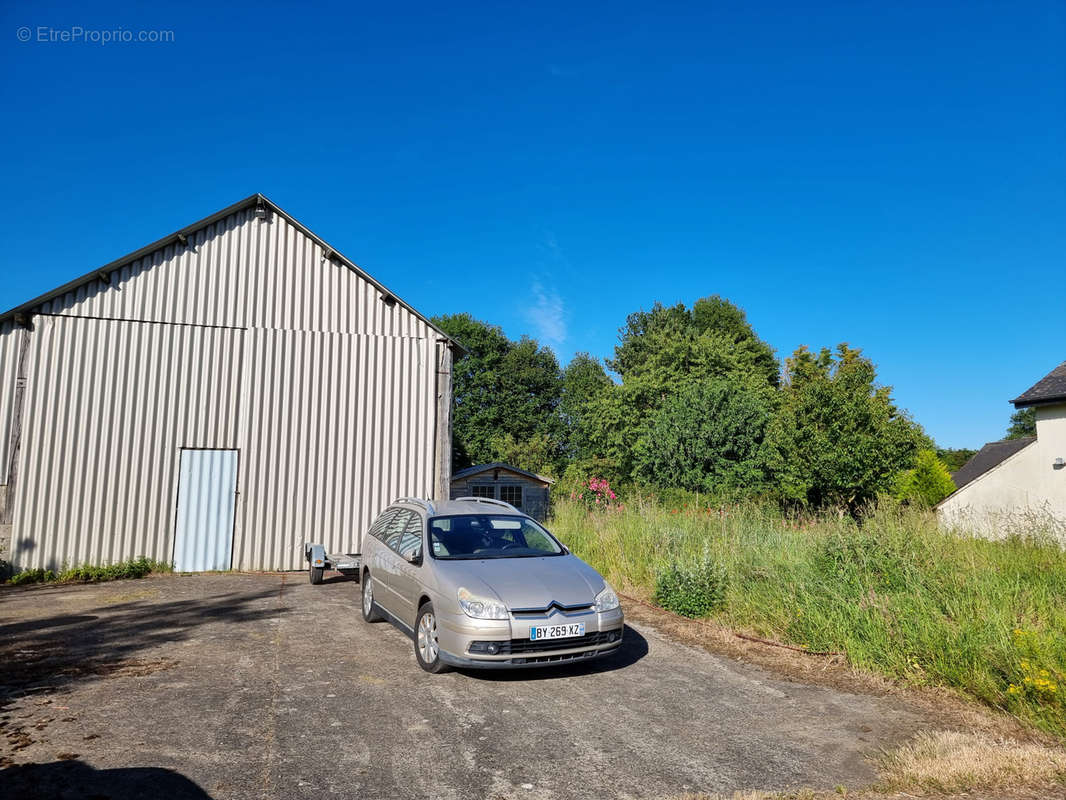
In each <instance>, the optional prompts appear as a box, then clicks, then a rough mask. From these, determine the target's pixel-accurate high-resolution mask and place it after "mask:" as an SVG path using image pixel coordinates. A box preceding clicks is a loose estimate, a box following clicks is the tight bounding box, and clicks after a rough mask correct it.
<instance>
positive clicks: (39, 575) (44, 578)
mask: <svg viewBox="0 0 1066 800" xmlns="http://www.w3.org/2000/svg"><path fill="white" fill-rule="evenodd" d="M55 579H56V574H55V573H54V572H52V570H50V569H25V570H23V571H22V572H19V573H18V574H16V575H14V576H12V578H11V580H9V581H8V583H10V584H11V585H12V586H22V585H23V584H26V583H48V582H50V581H54V580H55Z"/></svg>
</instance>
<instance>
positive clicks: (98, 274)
mask: <svg viewBox="0 0 1066 800" xmlns="http://www.w3.org/2000/svg"><path fill="white" fill-rule="evenodd" d="M253 206H254V207H255V208H256V210H257V212H258V210H259V209H261V208H262V209H264V210H268V211H270V212H273V213H275V214H278V215H279V216H281V217H283V218H284V219H285V220H286V221H288V223H289V224H290V225H292V226H293V227H294V228H296V229H297V230H299V231H300V232H301V233H303V234H304V235H305V236H307V237H308V238H309V239H311V240H312V241H313V242H315V243H316V244H317V245H318V246H319V247H321V248H322V249H323V251H325V252H327V253H329V254H330V258H331V259H333V260H335V262H338V263H340V264H341V265H343V266H345V267H347V268H348V269H350V270H352V271H353V272H354V273H356V274H357V275H359V276H360V277H361V278H362V279H363V280H365V281H367V283H369V284H371V285H372V286H374V287H375V288H376V289H377V290H378V291H380V292H381V296H382V299H384V300H387V301H389V302H395V303H397V304H399V305H400V306H402V307H403V308H405V309H407V311H409V312H410V313H411V314H413V315H414V316H415V317H417V318H418V319H419V320H421V321H422V322H424V323H425V324H426V325H427V326H429V327H430V328H431V329H432V330H433V331H435V332H436V333H438V334H439V335H440V336H441V338H442V339H443V340H445V341H447V342H448V344H449V346H451V347H453V348H455V349H457V350H459V351H464V350H465V349H464V348H463V346H462V345H461V344H460V343H459V342H457V341H456V340H455V339H454V338H452V337H451V336H449V335H448V334H447V333H445V332H444V331H443V330H441V329H440V328H439V327H437V326H436V325H434V324H433V322H431V321H430V319H429V318H428V317H426V316H425V315H424V314H422V313H421V312H419V311H418V310H417V309H415V308H414V307H413V306H411V305H409V304H408V303H406V302H404V301H403V300H402V299H400V297H399V296H398V295H397V294H396V293H395V292H392V291H391V290H389V289H388V288H386V287H385V285H384V284H382V283H381V282H380V281H378V280H375V279H374V278H373V277H371V276H370V275H369V274H368V273H366V272H365V271H364V270H363V269H362V268H361V267H359V266H358V265H357V264H356V263H355V262H354V261H352V260H350V259H348V258H346V257H345V256H344V255H342V254H341V253H339V252H338V251H337V250H335V249H334V248H333V247H332V246H331V245H329V244H328V243H327V242H326V241H325V240H324V239H322V238H321V237H320V236H318V235H316V234H315V233H313V232H312V231H311V230H310V229H309V228H308V227H307V226H305V225H304V224H302V223H301V222H299V221H298V220H297V219H296V218H295V217H293V216H292V215H291V214H289V213H288V212H286V211H285V210H284V209H282V208H281V207H280V206H279V205H277V204H276V203H274V202H273V201H271V200H270V199H269V198H268V197H266V196H265V195H263V194H260V193H259V192H256V193H255V194H253V195H250V196H249V197H246V198H244V199H243V200H240V201H238V202H236V203H234V204H233V205H231V206H227V207H226V208H223V209H222V210H221V211H217V212H216V213H214V214H211V215H210V216H208V217H205V218H204V219H201V220H199V221H198V222H193V223H192V224H190V225H186V226H184V227H182V228H180V229H178V230H176V231H174V232H173V233H171V234H169V235H168V236H164V237H163V238H162V239H158V240H156V241H154V242H152V243H151V244H148V245H145V246H144V247H142V248H140V249H139V250H135V251H133V252H132V253H128V254H127V255H124V256H122V257H121V258H118V259H115V260H114V261H111V262H109V263H107V264H104V265H103V266H101V267H97V268H96V269H93V270H91V271H90V272H87V273H85V274H84V275H82V276H81V277H78V278H75V279H74V280H72V281H69V282H68V283H65V284H63V285H62V286H59V287H57V288H55V289H53V290H51V291H49V292H45V293H44V294H42V295H40V296H39V297H35V298H33V299H32V300H29V301H27V302H25V303H22V304H21V305H18V306H15V307H14V308H12V309H9V310H8V311H5V312H4V313H2V314H0V322H4V321H7V320H9V319H14V320H15V321H16V322H19V321H20V318H21V317H24V316H26V315H29V314H32V313H34V311H35V310H36V309H37V308H38V307H39V306H41V305H43V304H45V303H47V302H49V301H51V300H55V299H57V298H61V297H63V296H64V295H66V294H67V293H68V292H72V291H73V290H75V289H78V288H79V287H81V286H83V285H85V284H88V283H91V282H93V281H99V280H101V279H102V280H104V281H107V280H109V276H110V273H112V272H114V271H115V270H118V269H121V268H122V267H124V266H127V265H129V264H131V263H133V262H135V261H138V260H139V259H142V258H144V257H145V256H148V255H151V254H152V253H155V252H157V251H159V250H162V249H163V248H165V247H168V246H182V245H184V244H185V243H186V242H187V241H188V240H189V239H191V238H192V237H193V234H195V233H196V232H197V231H200V230H202V229H204V228H206V227H208V226H210V225H212V224H214V223H216V222H218V221H220V220H223V219H225V218H226V217H228V216H230V215H232V214H235V213H236V212H238V211H243V210H245V209H247V208H251V207H253Z"/></svg>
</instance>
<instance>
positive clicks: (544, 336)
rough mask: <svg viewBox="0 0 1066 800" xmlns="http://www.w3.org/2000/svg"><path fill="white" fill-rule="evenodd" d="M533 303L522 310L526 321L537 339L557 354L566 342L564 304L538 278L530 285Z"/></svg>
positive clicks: (552, 290) (557, 294) (561, 299)
mask: <svg viewBox="0 0 1066 800" xmlns="http://www.w3.org/2000/svg"><path fill="white" fill-rule="evenodd" d="M530 295H531V297H532V300H533V303H532V305H530V306H528V307H527V308H526V310H525V311H524V312H523V313H524V316H525V318H526V321H527V322H528V323H529V324H530V325H532V326H533V330H534V331H535V332H536V336H537V339H539V340H540V342H541V344H546V345H548V346H549V347H551V349H552V350H554V351H555V353H556V355H558V354H559V353H560V352H561V351H562V347H563V345H564V344H565V342H566V316H567V314H566V304H565V303H563V298H562V297H560V296H559V293H558V292H557V291H556V290H555V289H554V288H552V287H546V286H544V284H542V283H541V282H540V281H539V280H534V281H533V284H532V285H531V286H530Z"/></svg>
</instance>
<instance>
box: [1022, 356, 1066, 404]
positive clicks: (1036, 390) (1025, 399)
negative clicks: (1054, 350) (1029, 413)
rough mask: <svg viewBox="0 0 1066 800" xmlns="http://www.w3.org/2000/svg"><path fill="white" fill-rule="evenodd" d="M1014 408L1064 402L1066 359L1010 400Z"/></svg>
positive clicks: (1065, 401)
mask: <svg viewBox="0 0 1066 800" xmlns="http://www.w3.org/2000/svg"><path fill="white" fill-rule="evenodd" d="M1011 402H1012V403H1014V407H1015V408H1027V407H1028V406H1043V405H1047V404H1048V403H1066V361H1063V362H1062V363H1061V364H1059V365H1058V366H1057V367H1055V369H1053V370H1051V372H1049V373H1048V374H1047V375H1045V376H1044V377H1043V378H1041V379H1040V380H1038V381H1037V382H1036V383H1035V384H1033V385H1032V386H1031V387H1029V388H1028V389H1027V390H1025V391H1024V392H1022V393H1021V394H1020V395H1018V396H1017V397H1015V398H1014V399H1013V400H1011Z"/></svg>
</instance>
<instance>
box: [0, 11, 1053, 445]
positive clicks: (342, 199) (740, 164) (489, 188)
mask: <svg viewBox="0 0 1066 800" xmlns="http://www.w3.org/2000/svg"><path fill="white" fill-rule="evenodd" d="M0 17H2V24H0V42H2V46H0V59H2V61H0V75H2V77H0V81H2V83H0V86H2V91H3V103H0V115H2V117H3V119H2V122H3V130H4V132H5V136H4V137H3V140H2V148H0V153H2V155H0V159H2V172H3V175H4V176H5V185H6V189H7V190H6V191H5V192H4V193H3V196H2V197H0V206H2V207H0V211H2V212H3V213H2V215H0V218H2V219H3V224H4V228H5V237H4V238H5V241H6V246H5V248H4V251H3V254H2V256H0V259H2V262H0V263H2V268H3V272H4V276H5V280H4V281H3V282H2V284H0V306H3V307H4V308H9V307H11V306H14V305H16V304H18V303H20V302H23V301H25V300H26V299H29V298H30V297H32V296H35V295H37V294H39V293H41V292H43V291H46V290H48V289H51V288H53V287H54V286H56V285H59V284H60V283H63V282H65V281H66V280H68V279H70V278H72V277H74V276H76V275H79V274H81V273H84V272H87V271H88V270H89V269H91V268H93V267H95V266H98V265H101V264H103V263H106V262H108V261H110V260H112V259H114V258H116V257H118V256H120V255H123V254H125V253H126V252H129V251H131V250H134V249H136V248H138V247H140V246H142V245H144V244H146V243H147V242H149V241H151V240H153V239H155V238H157V237H159V236H162V235H164V234H167V233H169V232H171V231H173V230H175V229H176V228H178V227H181V226H183V225H185V224H188V223H189V222H192V221H194V220H197V219H199V218H201V217H204V216H207V215H208V214H210V213H212V212H214V211H216V210H218V209H220V208H222V207H223V206H226V205H228V204H230V203H232V202H234V201H236V200H238V199H240V198H242V197H245V196H247V195H249V194H251V193H253V192H256V191H261V192H263V193H264V194H266V195H267V196H269V197H270V198H271V199H273V200H274V201H275V202H277V203H278V204H279V205H281V206H282V207H283V208H285V209H286V210H288V211H289V212H291V213H292V214H294V215H295V216H296V217H297V218H298V219H300V220H301V221H302V222H304V223H305V224H306V225H308V227H310V228H311V229H312V230H314V231H315V232H316V233H318V234H319V235H321V236H322V237H323V238H325V239H326V240H327V241H329V242H330V243H331V244H332V245H334V246H335V247H336V248H337V249H338V250H340V251H342V252H344V253H345V254H346V255H347V256H349V257H350V258H352V259H353V260H355V261H356V262H357V263H359V264H360V265H361V266H363V267H364V268H365V269H366V270H368V271H369V272H371V273H372V274H373V275H375V276H376V277H378V278H379V279H380V280H381V281H382V282H384V283H385V284H386V285H388V286H389V287H390V288H392V289H394V290H395V291H397V292H398V293H399V294H400V295H401V296H402V297H404V299H405V300H407V301H409V302H411V303H412V304H414V305H415V306H416V307H417V308H419V309H420V310H422V311H424V312H425V313H427V314H438V313H449V312H457V311H469V312H471V313H472V314H474V315H475V316H477V317H479V318H481V319H484V320H487V321H490V322H493V323H497V324H499V325H502V326H503V328H504V330H505V331H506V332H507V333H508V334H509V335H511V336H512V337H518V336H519V335H521V334H523V333H528V334H530V335H532V336H535V337H536V338H538V339H540V340H541V341H542V342H544V343H546V344H549V345H551V346H552V348H553V349H554V350H555V351H556V353H557V354H558V355H559V357H560V360H561V361H562V362H563V363H565V362H566V361H568V360H569V358H570V357H572V355H573V353H574V352H575V351H579V350H587V351H590V352H591V353H593V354H594V355H596V356H600V357H603V356H608V355H610V353H611V351H612V348H613V346H614V344H615V342H616V340H617V332H618V328H619V327H620V326H621V325H622V324H623V323H624V321H625V317H626V315H627V314H628V313H630V312H632V311H635V310H637V309H640V308H647V307H650V306H651V304H652V303H654V302H655V301H656V300H659V301H662V302H664V303H675V302H678V301H685V302H687V303H691V302H692V301H694V300H695V299H697V298H698V297H701V296H705V295H708V294H715V293H717V294H721V295H724V296H726V297H728V298H730V299H731V300H733V301H734V302H736V303H738V304H739V305H741V306H742V307H743V308H745V309H746V310H747V312H748V316H749V319H750V320H751V322H752V323H753V324H754V326H755V328H756V330H757V331H758V332H759V334H760V335H761V336H763V338H765V339H767V340H768V341H769V342H770V343H771V344H772V345H773V346H774V347H775V348H777V351H778V353H779V355H782V356H783V355H787V354H788V353H790V352H792V351H793V350H794V349H795V348H796V347H797V346H798V345H801V344H807V345H810V346H812V347H820V346H823V345H830V346H832V345H835V344H836V343H838V342H842V341H847V342H849V343H851V344H852V345H855V346H859V347H862V348H863V349H864V350H865V352H866V353H867V354H868V355H869V356H870V357H871V358H872V359H873V360H874V361H875V362H876V363H877V365H878V367H879V374H880V377H881V379H882V380H883V381H884V382H885V383H888V384H891V385H892V386H894V387H895V396H896V398H897V399H898V401H899V402H900V404H901V405H903V406H905V407H906V408H908V409H909V410H910V411H911V412H912V414H913V415H914V416H915V418H916V419H917V420H918V421H919V422H921V423H922V424H923V425H924V426H925V427H926V429H927V431H928V432H929V433H930V434H932V435H933V436H934V437H935V438H936V440H937V441H938V442H939V443H940V444H942V445H944V446H976V445H980V444H981V443H983V442H985V441H987V440H991V439H996V438H999V437H1000V436H1001V435H1002V433H1003V430H1004V428H1005V426H1006V424H1007V420H1008V417H1009V414H1010V411H1011V407H1010V406H1008V405H1007V403H1006V401H1007V400H1008V399H1009V398H1010V397H1013V396H1015V395H1016V394H1018V393H1020V392H1021V391H1023V390H1024V389H1026V388H1027V387H1028V386H1029V385H1030V384H1032V383H1034V382H1035V381H1036V380H1037V379H1038V378H1040V377H1042V376H1043V375H1044V374H1045V373H1046V372H1048V371H1050V370H1051V369H1052V368H1053V367H1054V366H1055V365H1057V364H1058V363H1060V362H1062V361H1063V360H1064V359H1066V324H1064V320H1066V4H1063V3H1062V2H1061V1H1060V0H1032V2H1026V3H1020V4H1019V3H974V2H959V3H949V4H943V3H928V2H922V3H900V2H883V3H856V2H839V3H825V4H812V5H811V6H810V7H808V8H801V7H800V4H795V3H779V4H775V3H757V2H756V3H752V2H738V3H699V4H695V3H694V4H689V5H671V4H663V3H655V4H652V3H647V4H643V5H634V4H627V3H618V2H612V3H603V4H596V5H587V6H584V7H582V8H580V9H576V8H574V6H573V4H572V3H559V4H552V3H527V4H523V5H522V6H521V7H515V8H510V9H506V10H502V9H498V8H493V7H492V6H491V5H489V4H484V5H481V6H480V7H479V6H463V5H456V4H454V3H433V4H425V5H418V4H410V5H404V6H399V5H388V4H382V3H375V4H370V5H365V6H362V5H359V4H353V3H340V4H336V5H334V6H329V5H320V6H318V7H317V8H315V9H313V10H309V9H308V8H304V7H301V6H298V5H296V4H293V5H284V4H277V3H271V2H258V3H255V4H250V5H248V4H242V5H241V6H240V7H239V8H234V9H228V8H225V7H223V6H222V5H221V4H204V5H202V6H199V7H197V5H196V4H195V3H184V4H180V5H173V6H167V5H165V4H153V5H151V6H147V5H140V4H129V5H122V4H114V5H107V4H94V5H93V7H92V8H89V7H88V6H85V5H84V4H78V5H74V4H70V5H65V4H49V3H38V4H35V5H33V6H30V5H29V4H22V5H21V7H14V6H13V4H10V3H8V4H4V7H3V9H2V10H0ZM22 26H26V27H27V28H28V29H29V33H30V41H28V42H22V41H19V29H20V27H22ZM74 26H80V28H82V29H83V30H85V31H115V30H120V31H121V30H125V31H130V32H134V33H135V32H138V31H141V30H145V31H151V30H162V31H172V32H173V37H172V38H173V41H172V42H168V43H138V42H128V43H123V42H112V43H110V44H101V43H98V42H84V41H80V42H63V41H39V40H38V38H39V37H40V36H41V35H42V34H41V29H44V33H43V36H44V38H46V39H47V38H49V37H51V36H56V37H59V36H61V35H62V32H63V31H67V30H69V29H71V28H72V27H74ZM49 31H54V32H55V33H50V32H49ZM23 35H25V34H23ZM83 36H88V34H83Z"/></svg>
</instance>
